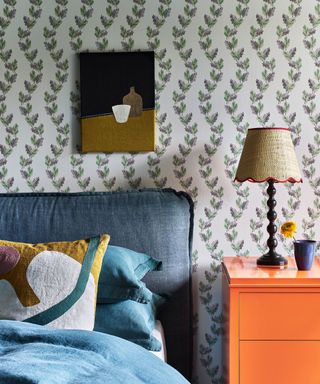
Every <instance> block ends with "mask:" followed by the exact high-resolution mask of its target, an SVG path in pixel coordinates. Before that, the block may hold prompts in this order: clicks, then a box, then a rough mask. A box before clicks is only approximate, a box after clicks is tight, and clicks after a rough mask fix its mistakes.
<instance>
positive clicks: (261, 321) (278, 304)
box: [240, 292, 320, 383]
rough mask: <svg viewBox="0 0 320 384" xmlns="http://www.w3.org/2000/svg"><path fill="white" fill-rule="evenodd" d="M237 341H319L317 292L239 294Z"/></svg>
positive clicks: (318, 299) (319, 306) (319, 309)
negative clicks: (238, 332) (238, 330)
mask: <svg viewBox="0 0 320 384" xmlns="http://www.w3.org/2000/svg"><path fill="white" fill-rule="evenodd" d="M240 340H320V293H317V292H314V293H312V292H308V293H300V292H299V293H287V292H285V293H277V292H275V293H273V292H272V293H271V292H265V293H262V292H261V293H240ZM319 383H320V379H319Z"/></svg>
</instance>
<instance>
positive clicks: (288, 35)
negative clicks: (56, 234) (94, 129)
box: [0, 0, 320, 384]
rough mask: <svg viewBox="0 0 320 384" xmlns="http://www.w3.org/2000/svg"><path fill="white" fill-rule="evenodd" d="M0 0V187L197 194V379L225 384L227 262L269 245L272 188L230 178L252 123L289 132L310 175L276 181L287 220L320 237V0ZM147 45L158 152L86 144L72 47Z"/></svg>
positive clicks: (284, 245)
mask: <svg viewBox="0 0 320 384" xmlns="http://www.w3.org/2000/svg"><path fill="white" fill-rule="evenodd" d="M0 4H1V6H0V190H1V192H13V191H20V192H24V191H33V192H39V191H67V192H68V191H70V192H71V191H91V190H96V191H105V190H107V191H109V190H117V189H131V188H142V187H160V188H162V187H173V188H176V189H179V190H185V191H187V192H189V193H190V194H191V196H192V197H193V199H194V201H195V202H196V217H195V240H194V250H193V292H194V299H195V300H194V301H195V308H194V330H195V346H194V348H195V349H194V352H195V375H194V376H195V377H194V382H195V383H201V384H202V383H203V384H207V383H213V384H216V383H222V382H223V366H222V361H221V335H222V321H223V319H222V315H221V299H220V297H221V289H220V263H221V258H222V257H223V256H224V255H260V254H261V253H262V252H264V250H265V249H266V229H265V227H266V225H267V223H266V193H265V189H266V186H265V185H264V184H250V183H243V184H239V183H234V182H233V177H234V174H235V169H236V166H237V163H238V160H239V156H240V153H241V149H242V145H243V140H244V138H245V135H246V131H247V129H248V128H249V127H257V126H285V127H289V128H290V130H291V134H292V139H293V142H294V145H295V148H296V152H297V156H298V160H299V163H300V165H301V170H302V173H303V178H304V183H303V184H299V185H291V184H283V185H279V186H278V187H277V195H276V198H277V201H278V206H277V212H278V222H279V223H281V222H283V221H284V220H288V219H293V220H295V221H297V224H298V234H297V236H298V237H301V238H314V239H319V236H320V228H319V221H320V161H319V160H320V112H319V108H320V98H319V94H320V37H319V36H320V35H319V29H320V1H318V0H304V1H302V0H255V1H253V0H180V1H173V0H52V1H50V2H49V1H44V0H19V1H18V0H1V2H0ZM139 49H141V50H146V49H148V50H154V51H155V57H156V68H155V71H156V79H155V81H156V109H157V148H156V150H155V152H152V153H143V154H130V153H124V154H105V153H99V154H81V153H79V151H78V148H79V144H80V134H79V61H78V55H77V53H78V52H81V51H84V50H91V51H107V50H139ZM110 91H111V90H108V89H106V92H110ZM279 250H280V251H281V252H282V253H283V254H291V253H292V243H291V241H290V240H284V239H283V238H281V237H279ZM319 251H320V250H319V247H318V252H319Z"/></svg>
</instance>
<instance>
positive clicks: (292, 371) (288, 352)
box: [240, 341, 320, 384]
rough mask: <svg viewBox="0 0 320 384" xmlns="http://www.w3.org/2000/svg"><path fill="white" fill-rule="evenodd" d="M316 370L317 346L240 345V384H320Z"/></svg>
mask: <svg viewBox="0 0 320 384" xmlns="http://www.w3.org/2000/svg"><path fill="white" fill-rule="evenodd" d="M319 367H320V342H312V341H241V342H240V384H270V383H273V384H289V383H290V384H319V383H320V371H319Z"/></svg>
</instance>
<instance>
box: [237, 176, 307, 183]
mask: <svg viewBox="0 0 320 384" xmlns="http://www.w3.org/2000/svg"><path fill="white" fill-rule="evenodd" d="M269 180H273V181H274V182H275V183H287V182H289V183H303V180H302V178H300V179H295V178H294V177H289V178H288V179H286V180H278V179H275V178H274V177H267V178H265V179H262V180H255V179H253V178H251V177H247V178H246V179H242V180H240V179H239V178H237V177H235V179H234V181H238V182H239V183H243V182H244V181H250V183H264V182H265V181H269Z"/></svg>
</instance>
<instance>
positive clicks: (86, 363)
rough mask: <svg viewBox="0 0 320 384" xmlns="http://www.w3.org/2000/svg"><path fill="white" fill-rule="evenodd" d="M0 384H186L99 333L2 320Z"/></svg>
mask: <svg viewBox="0 0 320 384" xmlns="http://www.w3.org/2000/svg"><path fill="white" fill-rule="evenodd" d="M0 383H6V384H20V383H21V384H22V383H23V384H24V383H25V384H36V383H37V384H56V383H57V384H69V383H70V384H82V383H86V384H88V383H94V384H100V383H101V384H102V383H103V384H105V383H108V384H118V383H119V384H120V383H121V384H123V383H128V384H129V383H130V384H141V383H146V384H163V383H170V384H186V383H188V381H187V380H185V379H184V378H183V376H182V375H180V373H178V372H177V371H176V370H175V369H174V368H172V367H170V366H169V365H168V364H166V363H163V362H162V361H161V360H160V359H159V358H158V357H156V356H154V355H153V354H151V353H150V352H148V351H147V350H145V349H144V348H142V347H140V346H138V345H135V344H133V343H131V342H129V341H126V340H123V339H120V338H118V337H115V336H111V335H106V334H102V333H99V332H89V331H79V330H57V329H53V328H49V327H44V326H39V325H35V324H29V323H22V322H18V321H10V320H0Z"/></svg>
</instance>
